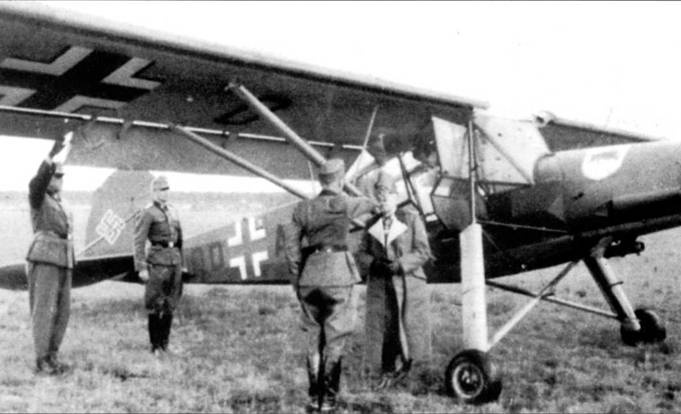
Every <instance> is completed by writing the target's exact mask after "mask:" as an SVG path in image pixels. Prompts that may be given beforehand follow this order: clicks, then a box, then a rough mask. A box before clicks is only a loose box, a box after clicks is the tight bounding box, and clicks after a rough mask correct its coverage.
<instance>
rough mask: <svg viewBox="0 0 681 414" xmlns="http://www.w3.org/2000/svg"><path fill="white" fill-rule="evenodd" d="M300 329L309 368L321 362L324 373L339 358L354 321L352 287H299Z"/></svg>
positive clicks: (354, 303)
mask: <svg viewBox="0 0 681 414" xmlns="http://www.w3.org/2000/svg"><path fill="white" fill-rule="evenodd" d="M298 295H299V298H300V302H301V305H302V308H303V315H302V318H301V321H302V329H303V332H305V335H306V346H307V357H308V361H309V362H310V363H311V365H312V366H315V365H318V361H319V359H320V358H321V362H322V364H323V367H324V370H325V372H326V371H328V370H329V369H330V367H332V366H333V365H334V364H335V363H336V362H338V361H339V360H340V358H341V356H342V355H343V348H344V346H345V341H346V339H347V338H348V337H349V336H350V335H351V334H352V331H353V330H354V328H355V323H356V319H357V310H356V295H355V290H354V289H353V286H352V285H350V286H300V287H299V288H298Z"/></svg>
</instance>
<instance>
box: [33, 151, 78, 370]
mask: <svg viewBox="0 0 681 414" xmlns="http://www.w3.org/2000/svg"><path fill="white" fill-rule="evenodd" d="M55 168H56V164H55V163H53V162H48V161H43V163H42V164H41V165H40V168H39V169H38V172H37V174H36V175H35V177H33V179H31V182H30V183H29V204H30V207H31V224H32V226H33V232H34V237H33V241H32V243H31V246H30V248H29V250H28V254H27V255H26V260H27V262H28V264H27V275H28V294H29V305H30V307H31V322H32V327H33V343H34V346H35V352H36V356H37V358H38V360H41V359H45V358H51V359H55V358H56V356H57V352H58V351H59V346H60V345H61V342H62V340H63V338H64V333H65V332H66V326H67V324H68V321H69V314H70V308H71V278H72V272H73V265H74V263H75V259H74V253H73V242H72V236H71V235H72V225H71V223H72V222H73V220H72V216H71V214H69V213H67V211H66V210H65V209H64V207H63V206H62V202H61V199H60V198H59V195H58V194H49V193H48V192H47V189H48V186H49V184H50V180H51V178H52V174H53V173H54V171H55Z"/></svg>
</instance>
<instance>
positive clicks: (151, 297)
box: [133, 176, 182, 355]
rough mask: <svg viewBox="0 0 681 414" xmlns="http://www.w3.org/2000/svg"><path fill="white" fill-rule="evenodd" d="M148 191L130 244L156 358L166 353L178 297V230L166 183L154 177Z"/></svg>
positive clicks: (180, 278)
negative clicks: (148, 201)
mask: <svg viewBox="0 0 681 414" xmlns="http://www.w3.org/2000/svg"><path fill="white" fill-rule="evenodd" d="M151 190H152V198H153V203H152V204H150V205H149V206H147V207H146V208H145V209H144V210H143V211H142V214H141V216H140V218H139V220H138V221H137V225H136V227H135V237H134V239H133V243H134V255H135V270H136V271H138V272H139V277H140V279H142V281H143V282H145V289H144V306H145V308H146V309H147V311H148V313H149V315H148V318H149V319H148V328H149V341H150V342H151V352H152V353H153V354H155V355H158V354H159V353H160V352H162V351H167V350H168V338H169V336H170V329H171V327H172V324H173V312H174V310H175V308H176V307H177V303H178V301H179V300H180V295H181V294H182V228H181V227H180V221H179V218H178V215H177V211H176V210H175V209H174V208H173V207H171V206H170V205H169V204H168V190H170V187H169V185H168V179H167V178H166V177H165V176H159V177H156V178H155V179H154V180H153V181H152V183H151ZM147 240H149V243H150V245H149V248H148V249H145V248H146V242H147Z"/></svg>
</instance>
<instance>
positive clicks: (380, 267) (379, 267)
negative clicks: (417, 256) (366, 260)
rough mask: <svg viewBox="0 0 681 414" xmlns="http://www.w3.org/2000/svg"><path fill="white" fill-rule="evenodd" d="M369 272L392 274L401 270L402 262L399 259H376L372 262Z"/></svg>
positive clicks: (380, 274) (378, 274)
mask: <svg viewBox="0 0 681 414" xmlns="http://www.w3.org/2000/svg"><path fill="white" fill-rule="evenodd" d="M369 272H371V274H373V275H377V276H390V275H395V274H398V273H399V272H400V263H399V262H398V261H397V260H389V259H386V258H381V259H376V260H374V261H373V262H371V265H370V267H369Z"/></svg>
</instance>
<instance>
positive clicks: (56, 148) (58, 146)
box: [47, 138, 64, 159]
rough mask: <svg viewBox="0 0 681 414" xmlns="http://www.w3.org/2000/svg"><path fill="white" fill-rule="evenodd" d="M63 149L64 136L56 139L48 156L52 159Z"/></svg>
mask: <svg viewBox="0 0 681 414" xmlns="http://www.w3.org/2000/svg"><path fill="white" fill-rule="evenodd" d="M62 149H64V139H63V138H60V139H56V140H55V141H54V144H52V149H51V150H50V153H49V154H48V155H47V156H48V157H49V158H50V159H52V158H53V157H54V156H55V155H57V154H58V153H59V151H61V150H62Z"/></svg>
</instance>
